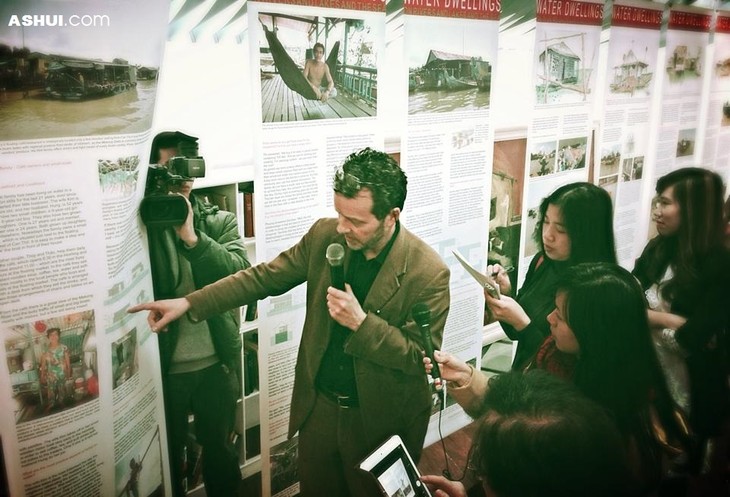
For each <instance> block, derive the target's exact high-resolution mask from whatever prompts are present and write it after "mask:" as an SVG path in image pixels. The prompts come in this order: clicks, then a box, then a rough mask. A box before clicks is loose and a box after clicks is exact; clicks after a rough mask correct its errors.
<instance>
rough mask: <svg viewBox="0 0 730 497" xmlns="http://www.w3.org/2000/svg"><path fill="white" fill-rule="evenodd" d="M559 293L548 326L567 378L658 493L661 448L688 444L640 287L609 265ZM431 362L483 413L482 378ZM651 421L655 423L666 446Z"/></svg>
mask: <svg viewBox="0 0 730 497" xmlns="http://www.w3.org/2000/svg"><path fill="white" fill-rule="evenodd" d="M556 288H557V293H556V296H555V300H554V304H553V311H552V312H551V313H550V314H549V316H548V317H547V320H548V322H549V323H550V332H551V334H552V336H553V338H554V341H555V345H556V347H557V349H558V350H560V351H561V352H562V353H565V354H569V355H572V356H574V357H575V358H576V364H575V369H574V371H573V373H572V377H571V378H570V380H571V381H572V382H573V383H574V384H575V385H576V386H577V387H578V389H579V390H580V391H581V392H583V394H584V395H586V396H587V397H589V398H591V399H592V400H594V401H595V402H597V403H598V404H599V405H601V406H603V407H604V408H605V409H606V410H607V412H609V413H610V414H611V415H612V417H613V418H614V419H615V421H616V423H617V425H618V427H619V430H620V431H621V433H622V434H623V437H624V441H625V445H626V450H627V453H628V454H629V461H630V463H631V467H632V468H633V469H634V472H635V474H636V477H637V480H638V482H639V485H638V486H639V488H640V489H641V490H642V492H643V491H647V490H650V489H652V488H656V486H657V485H658V483H659V480H660V478H661V475H662V464H663V463H664V462H665V460H664V457H663V452H662V450H663V448H666V445H664V446H663V445H662V442H667V441H671V442H672V443H675V444H676V443H677V442H685V440H684V434H683V431H682V430H681V427H680V426H679V425H678V424H677V422H676V419H675V417H674V410H673V403H672V401H671V397H670V395H669V392H668V391H667V387H666V383H665V380H664V376H663V374H662V371H661V367H660V365H659V362H658V359H657V356H656V352H655V351H654V348H653V345H652V342H651V335H650V332H649V324H648V319H647V313H646V306H645V302H644V295H643V292H642V289H641V287H640V286H639V283H638V282H637V281H636V279H635V278H634V277H633V276H632V275H631V274H630V273H629V272H628V271H627V270H625V269H623V268H621V267H619V266H617V265H616V264H610V263H583V264H578V265H575V266H573V267H571V268H569V269H567V270H566V271H565V272H564V274H563V275H562V277H561V278H560V279H559V280H558V282H557V283H556ZM435 358H436V360H437V361H438V362H439V364H440V366H441V375H442V378H444V379H446V380H447V381H449V384H450V385H451V387H450V388H449V390H448V392H449V394H450V395H451V396H452V397H453V398H454V399H455V400H456V401H457V402H458V403H459V404H460V405H462V406H463V407H464V408H465V409H466V410H467V412H469V413H470V414H472V415H478V414H480V413H481V411H482V410H483V407H484V406H483V399H484V396H485V394H486V390H487V388H488V381H487V377H486V375H483V374H480V373H477V372H476V371H475V370H474V368H473V367H471V366H469V365H467V364H466V363H464V362H463V361H461V360H460V359H457V358H455V357H454V356H452V355H451V354H448V353H443V352H438V351H437V352H436V353H435ZM424 362H426V363H427V364H429V363H430V361H429V360H428V359H424ZM428 369H429V368H428V366H427V370H428ZM652 420H659V421H660V424H659V426H661V427H662V428H663V430H664V432H665V434H666V435H667V437H666V438H665V439H664V440H660V439H659V437H658V434H657V432H656V431H655V430H654V429H653V426H654V425H653V424H652ZM597 450H600V448H597Z"/></svg>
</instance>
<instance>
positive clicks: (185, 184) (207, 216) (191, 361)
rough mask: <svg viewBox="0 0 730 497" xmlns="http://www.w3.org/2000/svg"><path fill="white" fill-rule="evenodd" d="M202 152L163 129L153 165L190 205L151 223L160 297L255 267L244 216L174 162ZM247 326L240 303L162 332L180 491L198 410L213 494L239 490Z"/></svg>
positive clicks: (178, 495) (179, 495) (179, 493)
mask: <svg viewBox="0 0 730 497" xmlns="http://www.w3.org/2000/svg"><path fill="white" fill-rule="evenodd" d="M197 152H198V151H197V138H195V137H192V136H188V135H186V134H184V133H181V132H179V131H175V132H163V133H160V134H158V135H157V136H156V137H155V138H154V140H153V141H152V152H151V155H150V163H151V164H157V165H158V167H156V168H154V169H155V171H154V172H155V173H157V172H158V171H160V170H161V171H162V172H163V174H165V175H166V176H164V177H167V178H168V180H167V181H162V183H163V187H164V188H165V189H166V190H167V192H163V193H168V194H174V195H180V196H181V197H183V198H184V199H185V204H187V207H188V212H187V218H186V219H185V220H184V222H182V224H179V225H174V226H169V225H168V226H165V225H162V226H160V225H151V223H148V230H147V236H148V239H149V248H150V259H151V264H152V278H153V286H154V291H155V297H156V298H171V297H181V296H184V295H187V294H188V293H190V292H191V291H193V290H196V289H199V288H202V287H203V286H205V285H207V284H209V283H212V282H214V281H217V280H219V279H220V278H223V277H224V276H228V275H229V274H233V273H235V272H236V271H239V270H241V269H245V268H247V267H249V266H250V263H249V261H248V258H247V256H246V249H245V247H244V246H243V241H242V240H241V238H240V236H239V232H238V225H237V222H236V216H235V215H234V214H233V213H230V212H225V211H221V210H219V209H218V207H216V206H213V205H210V204H207V203H204V202H202V201H201V200H198V199H197V198H196V197H195V195H194V194H193V193H192V188H193V179H192V178H188V177H181V176H180V172H179V171H177V170H175V166H174V164H176V163H177V161H170V159H171V158H173V157H180V156H183V157H197ZM159 166H163V167H167V170H162V169H161V168H160V167H159ZM171 169H173V170H171ZM152 172H153V171H152V168H151V170H150V173H152ZM154 176H156V177H157V178H150V179H151V180H152V181H149V180H148V183H147V191H146V192H145V196H147V195H150V194H158V195H159V191H154V192H150V190H151V189H152V190H159V189H160V181H159V174H155V175H154ZM155 181H156V182H157V183H156V184H155ZM169 200H174V199H169ZM239 324H240V323H239V310H238V309H233V310H231V311H228V312H225V313H222V314H218V315H215V316H212V317H211V318H209V319H208V320H206V321H203V322H200V323H193V322H191V321H190V320H188V319H181V320H178V321H176V322H175V323H174V324H173V325H171V326H170V329H169V333H165V334H162V335H159V336H158V338H159V348H160V360H161V365H162V375H163V377H162V379H163V387H164V397H165V414H166V419H167V439H168V445H169V451H170V464H171V474H172V488H173V495H174V496H175V497H184V495H185V489H184V487H183V479H184V477H185V474H184V469H185V465H186V461H185V446H186V442H187V439H188V413H191V412H192V414H193V415H194V416H195V439H196V441H197V442H198V444H200V445H201V446H202V448H203V450H202V457H203V463H202V469H203V481H204V483H205V491H206V494H207V495H208V497H231V496H235V495H238V492H239V488H240V482H241V473H240V469H239V465H238V454H237V453H236V450H235V448H234V446H233V444H232V443H231V438H230V435H231V432H232V431H233V428H234V421H235V410H236V401H237V400H238V397H239V393H240V385H241V381H240V368H241V338H240V335H239Z"/></svg>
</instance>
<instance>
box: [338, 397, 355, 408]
mask: <svg viewBox="0 0 730 497" xmlns="http://www.w3.org/2000/svg"><path fill="white" fill-rule="evenodd" d="M350 400H351V397H350V396H349V395H335V401H336V402H337V405H338V406H339V407H340V408H342V409H349V408H350Z"/></svg>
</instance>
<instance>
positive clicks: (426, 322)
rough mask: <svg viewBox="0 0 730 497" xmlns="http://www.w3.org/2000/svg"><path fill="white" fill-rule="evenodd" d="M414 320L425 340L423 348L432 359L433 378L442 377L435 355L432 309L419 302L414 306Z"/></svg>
mask: <svg viewBox="0 0 730 497" xmlns="http://www.w3.org/2000/svg"><path fill="white" fill-rule="evenodd" d="M413 320H414V321H415V322H416V324H417V325H418V328H419V329H420V331H421V339H422V340H423V350H424V351H425V352H426V357H428V358H429V359H431V365H432V366H433V369H431V378H433V379H434V380H437V379H439V378H441V372H440V371H439V365H438V363H437V362H436V359H434V357H433V342H432V341H431V311H430V310H429V308H428V306H427V305H426V304H424V303H423V302H419V303H417V304H416V305H414V306H413Z"/></svg>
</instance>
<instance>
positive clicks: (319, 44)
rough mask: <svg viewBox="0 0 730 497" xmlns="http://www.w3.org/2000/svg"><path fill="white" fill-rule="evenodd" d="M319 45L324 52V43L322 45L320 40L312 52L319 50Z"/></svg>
mask: <svg viewBox="0 0 730 497" xmlns="http://www.w3.org/2000/svg"><path fill="white" fill-rule="evenodd" d="M317 47H322V52H324V45H322V44H321V43H320V42H317V43H315V44H314V46H313V47H312V52H314V51H315V50H317Z"/></svg>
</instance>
